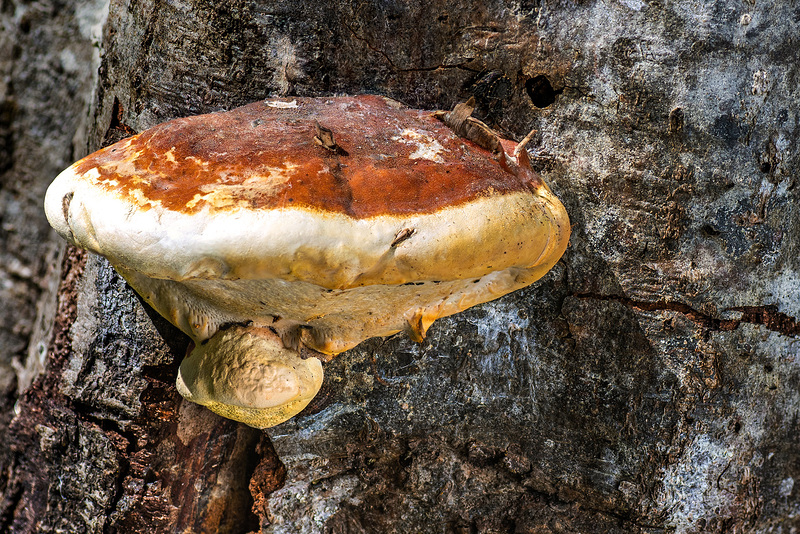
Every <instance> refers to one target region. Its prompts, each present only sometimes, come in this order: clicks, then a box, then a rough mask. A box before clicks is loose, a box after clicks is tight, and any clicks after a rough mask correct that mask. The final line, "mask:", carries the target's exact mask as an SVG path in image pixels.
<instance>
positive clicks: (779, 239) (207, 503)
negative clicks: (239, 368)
mask: <svg viewBox="0 0 800 534" xmlns="http://www.w3.org/2000/svg"><path fill="white" fill-rule="evenodd" d="M486 4H487V3H485V2H466V1H458V0H450V1H438V0H437V1H433V0H431V1H428V2H425V3H416V2H391V1H389V2H347V1H336V2H302V1H294V0H287V1H282V2H274V3H266V2H264V3H261V2H249V1H231V2H213V1H202V0H183V1H174V2H161V1H155V0H146V1H144V0H134V1H129V2H126V3H123V2H113V3H112V5H111V7H110V11H109V14H108V21H107V23H106V26H105V29H104V36H103V41H102V47H101V48H102V63H101V65H100V69H99V75H98V77H97V82H96V87H95V88H94V91H95V93H94V103H93V105H92V107H91V113H90V115H89V124H88V130H87V131H88V133H87V135H86V136H85V138H84V137H82V136H78V142H79V143H82V145H81V146H80V147H79V149H78V152H85V151H89V150H94V149H97V148H99V147H101V146H103V145H105V144H108V143H110V142H111V141H115V140H117V139H120V138H122V137H125V136H127V135H130V134H131V133H134V132H138V131H142V130H144V129H146V128H148V127H150V126H153V125H155V124H157V123H159V122H162V121H165V120H168V119H171V118H174V117H179V116H186V115H192V114H198V113H204V112H210V111H216V110H222V109H230V108H232V107H235V106H238V105H241V104H245V103H247V102H251V101H254V100H258V99H261V98H265V97H268V96H274V95H280V96H293V95H297V96H324V95H331V94H357V93H365V92H367V93H377V94H382V95H386V96H390V97H393V98H396V99H398V100H400V101H402V102H404V103H406V104H408V105H410V106H413V107H418V108H423V109H450V108H451V107H452V106H453V105H454V104H455V103H457V102H459V101H463V100H466V99H467V98H468V97H470V96H475V97H476V99H477V102H478V104H479V106H478V110H477V114H478V115H479V116H480V117H481V118H482V119H483V120H485V121H486V122H487V123H489V124H490V125H492V126H493V127H494V128H496V129H497V130H498V131H500V132H501V133H503V135H505V136H507V137H511V138H516V139H521V138H522V137H523V136H524V135H525V134H526V133H527V132H528V131H529V130H530V129H531V128H536V129H537V130H538V134H537V135H536V136H535V138H534V140H533V142H532V145H531V146H530V148H531V150H532V156H533V164H534V167H535V168H536V169H537V170H538V171H539V172H540V173H541V174H542V176H543V177H544V178H545V180H547V181H548V183H549V184H550V185H551V187H552V189H553V190H554V191H555V192H557V194H558V195H559V196H560V197H561V198H562V200H563V201H564V203H565V205H566V207H567V210H568V211H569V213H570V217H571V219H572V223H573V236H572V239H571V244H570V247H569V248H568V250H567V253H566V254H565V256H564V258H563V259H562V261H561V262H559V264H558V265H557V266H556V267H555V268H554V269H553V270H552V271H551V272H550V273H549V274H548V275H547V276H546V277H545V278H544V279H542V280H541V281H540V282H538V283H537V284H535V285H534V286H532V287H530V288H527V289H525V290H522V291H519V292H516V293H514V294H512V295H509V296H506V297H504V298H502V299H500V300H498V301H495V302H492V303H488V304H485V305H482V306H479V307H476V308H473V309H471V310H468V311H466V312H464V313H462V314H460V315H458V316H455V317H451V318H447V319H442V320H440V321H438V322H436V323H435V324H434V325H433V327H432V328H431V329H430V331H429V336H428V338H427V339H426V341H425V342H424V343H422V344H416V343H414V342H412V341H410V340H408V339H406V338H404V337H402V336H395V337H392V338H390V339H386V340H382V339H377V340H370V341H367V342H365V343H363V344H362V345H360V346H359V347H357V348H356V349H354V350H352V351H349V352H348V353H345V354H342V355H340V356H339V357H337V358H335V359H334V360H333V361H331V362H329V363H327V364H325V373H326V382H325V384H324V386H323V391H322V393H321V394H320V396H319V397H318V399H316V400H315V401H314V403H313V404H312V406H311V407H310V408H309V409H307V410H306V411H305V412H304V413H303V414H301V415H300V416H298V417H296V418H295V419H293V420H291V421H289V422H287V423H284V424H282V425H280V426H278V427H275V428H273V429H269V430H267V431H265V432H261V431H257V430H254V429H251V428H249V427H246V426H243V425H240V424H237V423H233V422H230V421H226V420H223V419H221V418H219V417H217V416H215V415H213V414H211V413H210V412H208V411H206V410H205V409H203V408H200V407H197V406H195V405H193V404H191V403H187V402H183V401H182V400H181V398H180V396H179V395H178V394H177V392H176V391H175V388H174V379H175V373H176V370H177V366H178V364H179V363H180V359H181V358H182V356H183V353H184V352H185V349H186V345H187V343H188V339H187V338H185V337H184V336H183V335H182V334H181V333H180V332H178V331H177V330H176V329H175V328H174V327H172V326H171V325H169V324H168V323H167V322H166V321H165V320H163V319H161V318H160V317H158V316H156V315H155V314H154V313H153V312H152V311H151V310H149V309H147V308H146V307H145V306H143V304H142V303H141V302H140V301H139V299H138V298H137V297H136V295H135V294H134V293H133V292H132V290H131V289H130V288H129V287H128V286H127V285H126V284H125V282H124V281H123V280H122V279H121V278H120V277H119V276H118V275H117V274H116V273H115V272H114V271H113V270H112V269H111V268H110V267H109V266H108V264H107V263H106V262H105V261H104V260H102V259H101V258H98V257H96V256H93V255H90V254H86V253H83V252H81V251H77V250H75V249H67V253H66V256H65V260H64V263H63V268H62V270H61V279H62V282H61V287H60V289H59V291H58V297H57V299H52V300H50V301H49V302H55V303H56V304H52V305H51V307H52V308H53V309H54V310H55V313H54V314H53V315H54V319H52V320H51V321H49V325H50V326H51V330H52V332H53V334H52V339H51V340H50V342H49V349H48V351H47V369H46V371H45V372H44V373H42V374H40V375H39V376H38V377H37V378H36V380H35V381H34V382H33V384H32V385H31V386H30V387H29V388H27V389H26V390H25V391H24V392H23V393H22V394H20V396H19V399H18V413H17V414H16V416H14V418H13V420H12V421H11V422H10V423H6V421H10V420H11V417H12V415H13V412H12V411H11V405H12V401H14V400H16V399H15V398H13V397H14V393H13V392H14V391H15V388H16V383H17V380H16V379H15V378H14V376H15V375H12V374H10V372H11V371H9V369H10V366H11V364H10V360H9V361H5V360H2V358H7V355H8V354H12V358H14V357H16V358H17V361H20V362H21V361H22V360H21V359H20V355H23V354H24V353H25V351H26V350H28V349H27V348H26V340H27V339H28V337H29V336H30V334H29V332H30V330H31V329H30V326H25V325H30V324H33V323H32V322H33V317H34V316H33V313H34V312H33V311H32V310H35V305H34V303H35V302H36V301H37V298H38V297H39V295H40V293H41V292H42V289H41V287H44V286H46V283H45V282H42V281H43V280H46V276H45V271H46V265H47V262H46V261H45V260H44V259H43V258H46V257H52V256H47V254H46V253H47V250H50V249H49V248H47V247H48V245H46V242H47V239H48V238H45V237H42V236H46V235H49V234H48V233H47V232H46V226H44V225H45V224H46V223H43V219H42V216H41V215H40V214H39V213H38V212H36V210H34V208H33V207H32V206H38V205H40V200H41V199H40V197H41V195H42V194H43V191H44V187H45V185H46V183H47V181H48V180H49V179H50V178H52V176H54V175H55V174H56V172H57V170H59V169H56V168H55V167H59V166H63V164H66V163H67V162H66V161H64V159H65V156H68V155H69V154H70V152H69V145H70V141H71V138H72V133H71V132H72V131H74V130H75V129H76V128H78V121H77V119H74V118H75V117H79V116H80V110H81V109H84V108H82V106H84V103H83V101H82V100H81V97H80V95H79V93H80V91H78V90H77V89H75V90H74V91H73V92H74V93H75V95H74V96H75V98H74V99H73V100H70V99H69V98H67V97H65V96H59V95H60V91H62V90H64V88H63V87H62V86H63V85H66V84H67V82H68V81H72V77H70V76H65V77H64V78H59V77H58V76H53V75H52V73H49V74H48V76H50V77H49V78H47V77H45V78H46V79H47V80H48V81H47V82H46V83H45V82H30V87H31V91H30V92H28V93H25V94H26V95H27V98H31V99H33V98H34V96H35V95H39V97H40V98H43V97H45V96H47V98H52V102H53V104H52V106H55V109H59V108H61V109H62V110H63V109H64V106H66V104H63V105H62V104H59V103H62V102H63V103H67V102H69V106H71V107H69V109H71V110H73V111H72V115H70V116H71V117H73V119H74V120H72V122H64V123H59V124H60V126H59V129H58V131H59V132H61V134H60V136H59V137H58V139H55V137H49V138H48V139H52V142H53V143H54V147H56V148H54V149H53V150H55V151H60V152H58V153H59V154H60V156H59V157H60V159H59V158H56V157H55V156H54V157H53V158H52V159H50V160H48V162H49V163H48V166H44V165H42V166H41V167H40V168H38V169H36V172H32V173H30V175H31V176H32V178H31V180H32V182H31V183H33V181H35V184H36V185H35V186H33V185H31V187H30V189H29V190H26V191H27V192H26V195H28V196H25V195H21V194H16V195H12V196H11V197H10V198H9V197H8V194H9V193H8V190H9V188H8V187H6V185H5V184H6V183H12V182H8V181H4V182H3V187H2V188H0V195H6V197H2V198H1V199H0V206H2V207H3V210H4V211H3V217H4V221H5V217H8V215H7V214H8V213H11V212H12V211H13V210H14V209H16V208H15V206H17V205H21V201H20V200H19V199H20V198H23V197H24V198H26V199H27V198H29V197H30V198H31V199H32V200H31V201H30V202H28V203H27V204H25V205H26V206H27V208H26V209H27V210H28V211H27V212H26V213H28V215H27V217H29V218H30V220H31V223H30V225H29V227H27V228H26V230H25V231H27V232H38V233H36V235H35V236H32V237H24V238H23V237H22V231H21V230H16V232H17V233H13V232H12V233H7V234H6V236H8V237H7V238H6V239H4V242H3V251H0V252H2V253H3V254H5V255H8V254H13V253H19V251H20V250H22V246H21V245H19V244H16V243H17V242H16V241H14V240H15V239H17V240H19V241H23V240H30V239H33V240H34V241H35V242H37V243H40V244H41V246H42V247H43V248H42V249H37V250H27V249H26V252H25V253H24V254H29V255H30V256H29V257H28V256H26V259H25V262H27V263H24V264H25V265H31V266H34V267H31V269H34V271H32V272H34V273H35V274H32V275H31V277H30V278H31V280H33V281H34V283H33V285H34V286H36V287H34V288H30V287H28V285H29V284H30V283H29V282H27V281H25V280H20V278H22V279H24V278H25V277H17V278H15V279H14V280H15V282H14V283H21V284H22V286H20V289H13V287H14V286H9V285H8V284H5V285H4V286H3V287H4V288H6V289H3V291H6V290H8V289H7V288H8V287H12V289H11V291H17V293H19V294H20V295H22V297H20V298H22V299H23V301H24V304H21V305H16V308H15V309H20V310H26V311H25V313H27V314H28V315H26V316H24V315H15V316H14V317H12V318H11V319H14V320H18V321H19V322H20V324H22V325H23V327H20V328H21V329H18V333H17V334H15V335H14V336H9V334H8V333H7V332H8V331H9V329H10V328H11V327H10V322H9V321H10V320H11V319H6V320H5V324H4V325H3V326H2V328H0V336H6V337H3V338H0V346H2V347H3V349H4V350H3V352H4V354H3V355H2V358H0V388H5V389H4V390H0V394H2V391H5V392H6V393H5V396H6V398H7V399H9V401H8V402H6V404H5V405H4V408H7V409H6V410H5V412H4V416H3V417H5V419H3V420H2V426H0V430H6V428H5V427H6V426H7V432H5V435H6V436H7V438H6V440H5V441H6V442H7V443H8V446H7V447H4V448H3V450H2V451H0V472H2V473H3V474H2V475H0V531H3V530H9V531H12V532H58V531H68V532H198V533H199V532H230V533H240V532H241V533H244V532H264V533H295V532H303V533H312V532H333V533H345V532H347V533H356V532H380V533H384V532H386V533H388V532H398V533H399V532H446V533H450V532H453V533H462V532H463V533H467V532H481V533H490V532H515V533H547V532H581V533H584V532H587V533H595V532H597V533H601V532H602V533H606V532H609V533H656V532H678V533H694V532H698V533H699V532H720V533H722V532H790V531H792V530H793V529H796V528H797V527H800V520H798V514H799V513H800V500H798V489H797V488H795V480H796V479H797V477H798V476H800V444H798V435H800V422H799V421H800V420H799V419H798V407H800V345H798V339H797V337H798V334H800V323H798V318H800V258H799V257H798V256H799V255H798V249H799V248H800V214H798V210H799V209H800V202H798V187H797V169H798V164H799V163H800V155H799V154H798V146H800V139H799V137H800V42H798V39H799V38H798V36H800V5H798V4H797V3H796V2H791V1H786V2H777V3H771V4H766V3H764V4H760V3H749V2H737V1H733V0H718V1H715V2H697V1H692V0H685V1H680V2H655V1H654V2H644V1H642V0H620V1H617V2H594V1H587V2H544V1H526V0H521V1H516V2H497V3H491V6H487V5H486ZM4 5H5V4H4ZM39 5H46V4H39ZM80 5H84V4H80ZM85 5H89V4H88V3H87V4H85ZM17 9H22V8H21V7H17ZM31 9H32V8H31ZM52 9H53V10H55V9H56V7H53V8H52ZM54 12H55V11H54ZM53 16H54V15H53ZM63 16H65V17H67V19H68V22H66V23H65V24H73V25H74V24H77V23H76V22H75V20H77V19H76V18H77V17H78V10H77V9H75V10H72V11H69V10H67V12H65V13H64V14H63ZM69 17H73V18H71V19H70V18H69ZM3 20H4V23H5V24H6V25H7V26H8V27H9V28H10V29H9V31H10V32H12V33H13V32H16V33H14V35H17V34H19V35H20V36H21V35H29V34H26V32H25V30H24V28H25V26H24V23H23V21H22V19H21V18H20V17H18V16H11V15H10V14H8V10H6V11H4V19H3ZM54 20H57V17H56V19H54ZM70 21H71V22H70ZM51 23H52V21H51ZM57 26H58V25H57V24H56V25H55V26H53V27H50V29H49V30H47V31H43V36H47V37H48V38H50V37H52V36H53V35H55V34H56V33H57V32H56V31H55V29H54V28H55V27H57ZM33 27H34V25H30V26H29V32H30V31H32V30H30V28H33ZM8 35H11V33H4V34H3V37H2V38H3V39H8ZM19 39H20V40H19V43H20V44H19V45H18V46H19V51H18V56H17V57H30V59H29V60H27V61H20V60H19V59H17V60H15V61H17V62H16V63H15V62H14V61H12V60H11V59H9V60H8V61H6V63H3V64H2V65H0V67H2V68H4V69H6V72H10V71H9V69H12V70H13V68H17V69H22V70H23V71H24V69H23V67H20V65H29V64H30V65H40V66H41V65H43V64H44V63H42V62H43V61H46V59H44V58H47V57H52V56H48V54H53V52H52V50H50V51H49V52H48V51H46V50H45V49H48V50H49V49H50V46H59V45H58V42H59V41H57V40H56V41H53V42H52V44H50V45H48V44H46V43H49V42H50V41H46V40H45V37H41V38H38V39H34V38H33V37H20V38H19ZM25 39H29V40H28V41H25ZM84 44H85V42H84ZM82 50H84V52H83V53H84V54H85V55H84V56H80V57H81V60H80V61H78V63H80V64H81V65H84V68H85V65H88V64H90V62H91V54H90V52H91V50H90V49H82ZM12 56H13V55H12ZM87 62H88V63H87ZM8 65H11V67H8ZM12 67H13V68H12ZM25 68H32V67H27V66H26V67H25ZM15 72H17V71H15ZM37 72H38V71H37ZM7 77H8V79H12V80H14V81H15V84H17V85H15V87H17V89H16V90H15V92H14V93H13V94H15V95H19V94H22V93H20V92H19V89H18V87H22V86H21V85H19V84H21V83H22V82H21V81H20V80H21V79H27V78H26V77H25V76H24V75H23V74H14V73H11V74H9V75H8V76H7ZM89 78H90V76H89ZM85 79H86V78H85V77H84V80H85ZM60 81H61V82H63V83H59V82H60ZM42 84H44V85H42ZM47 84H51V85H52V86H53V87H52V88H49V87H50V86H49V85H47ZM5 94H12V93H9V92H8V90H6V93H5ZM81 94H82V93H81ZM19 98H21V97H19ZM59 99H61V100H59ZM6 101H8V97H6ZM20 101H21V100H20ZM42 102H47V101H44V100H43V101H42ZM37 105H38V106H39V107H37ZM37 105H34V104H27V103H26V104H25V105H24V106H22V105H21V106H20V107H19V109H25V110H37V109H40V108H48V106H50V104H47V105H46V104H45V103H41V104H37ZM3 109H6V108H3ZM26 113H29V114H31V115H30V116H31V117H32V116H33V115H34V114H35V113H34V111H26ZM55 115H57V116H58V113H55ZM23 116H28V115H14V116H13V119H14V120H10V119H8V120H6V118H7V116H6V115H3V116H2V117H0V130H2V131H0V142H5V143H6V146H8V143H9V142H10V141H8V139H12V140H14V142H15V143H17V145H15V146H22V144H20V142H18V141H16V139H18V138H21V137H20V136H26V135H27V136H30V138H31V139H32V140H31V141H30V143H31V144H35V139H36V137H35V135H36V132H40V131H41V130H42V129H43V128H44V129H46V128H47V127H48V126H43V124H49V123H44V122H43V121H44V119H36V120H34V118H30V119H26V120H27V122H26V121H25V120H23V119H21V118H20V117H23ZM4 117H5V118H4ZM3 121H5V122H3ZM6 123H8V124H6ZM3 128H5V129H3ZM70 128H72V130H70ZM5 132H12V133H10V134H7V133H5ZM43 137H46V136H42V135H39V137H38V139H41V138H43ZM81 139H85V141H81ZM3 140H5V141H3ZM16 151H17V149H16V148H15V152H14V153H16ZM0 152H2V151H0ZM3 153H9V151H8V149H6V150H5V152H3ZM52 153H55V152H52ZM80 155H81V154H80V153H76V154H74V156H75V157H78V156H80ZM3 161H5V160H2V156H0V167H2V165H6V167H5V169H4V177H7V176H14V175H13V174H9V173H10V172H12V171H9V169H12V168H14V169H16V168H17V167H8V166H7V165H8V164H4V163H3ZM28 165H33V164H32V163H28ZM44 174H48V175H49V176H46V177H43V175H44ZM4 180H7V178H4ZM13 183H15V184H18V185H16V186H15V187H17V188H20V187H22V185H19V184H26V183H27V182H25V181H24V180H23V179H21V178H15V179H14V182H13ZM14 191H17V190H14ZM34 200H35V201H34ZM26 202H27V201H26ZM4 224H5V223H4ZM2 231H4V232H9V230H7V229H6V226H4V227H3V230H2ZM37 236H38V237H37ZM475 253H480V251H475ZM19 254H21V253H19ZM3 257H4V258H5V257H6V256H3ZM9 257H11V256H9ZM9 265H12V264H10V263H5V267H4V269H3V270H2V271H0V273H6V274H0V275H2V276H7V277H8V276H11V277H12V278H13V276H12V275H13V272H12V271H13V266H12V267H9ZM51 265H52V262H51ZM8 273H12V275H9V274H8ZM3 295H5V293H4V294H3ZM4 298H6V297H4ZM43 302H44V301H43ZM45 307H46V306H45V305H44V304H43V305H42V308H43V309H44V308H45ZM6 313H11V312H6ZM42 317H45V319H42V322H43V323H48V321H47V320H46V314H43V315H42ZM25 328H27V330H25ZM41 330H42V331H46V330H47V328H42V329H41ZM11 331H13V329H11ZM6 347H10V348H9V349H6ZM13 355H16V356H13ZM3 362H5V363H3ZM18 367H19V366H18ZM23 367H24V366H23ZM5 377H10V378H5ZM4 381H5V382H4ZM4 384H5V385H4Z"/></svg>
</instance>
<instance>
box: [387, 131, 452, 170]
mask: <svg viewBox="0 0 800 534" xmlns="http://www.w3.org/2000/svg"><path fill="white" fill-rule="evenodd" d="M392 141H402V142H403V143H409V144H411V145H416V147H417V148H416V150H414V152H412V153H411V155H410V156H408V157H409V158H411V159H427V160H430V161H435V162H436V163H443V162H444V160H443V159H442V156H440V154H441V153H442V152H444V150H445V149H444V147H443V146H442V145H441V144H440V143H439V141H437V140H436V139H434V138H433V137H431V136H430V135H428V134H427V133H424V132H420V131H418V130H410V129H405V130H403V131H402V133H401V134H400V135H395V136H394V137H392Z"/></svg>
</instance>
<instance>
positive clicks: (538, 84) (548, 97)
mask: <svg viewBox="0 0 800 534" xmlns="http://www.w3.org/2000/svg"><path fill="white" fill-rule="evenodd" d="M563 91H564V90H563V89H559V90H558V91H556V90H555V89H553V86H552V85H550V80H548V79H547V77H546V76H542V75H539V76H534V77H533V78H531V79H530V80H528V81H527V82H525V92H526V93H528V97H529V98H530V99H531V102H532V103H533V105H534V106H536V107H537V108H546V107H547V106H549V105H550V104H552V103H553V102H555V101H556V96H558V95H560V94H561V93H562V92H563Z"/></svg>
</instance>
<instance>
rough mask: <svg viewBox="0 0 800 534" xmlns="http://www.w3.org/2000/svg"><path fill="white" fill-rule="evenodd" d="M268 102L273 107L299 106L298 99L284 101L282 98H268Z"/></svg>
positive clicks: (287, 107) (289, 107)
mask: <svg viewBox="0 0 800 534" xmlns="http://www.w3.org/2000/svg"><path fill="white" fill-rule="evenodd" d="M266 104H267V105H268V106H269V107H271V108H278V109H291V108H296V107H297V100H292V101H291V102H282V101H280V100H267V101H266Z"/></svg>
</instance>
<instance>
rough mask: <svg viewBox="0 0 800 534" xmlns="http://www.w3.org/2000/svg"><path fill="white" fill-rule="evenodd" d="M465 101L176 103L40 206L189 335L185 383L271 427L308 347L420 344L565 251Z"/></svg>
mask: <svg viewBox="0 0 800 534" xmlns="http://www.w3.org/2000/svg"><path fill="white" fill-rule="evenodd" d="M471 112H472V108H471V106H470V105H469V104H460V105H459V106H457V107H456V108H455V109H454V110H453V111H452V112H447V113H446V112H436V113H431V112H425V111H419V110H412V109H408V108H406V107H404V106H402V105H401V104H399V103H397V102H395V101H393V100H389V99H386V98H382V97H378V96H370V95H365V96H357V97H335V98H296V99H292V100H291V101H289V100H288V99H283V100H280V99H276V100H267V101H262V102H256V103H253V104H250V105H247V106H244V107H241V108H238V109H234V110H232V111H228V112H220V113H212V114H208V115H200V116H195V117H188V118H182V119H176V120H172V121H169V122H166V123H163V124H160V125H158V126H155V127H154V128H151V129H149V130H147V131H145V132H143V133H141V134H138V135H135V136H133V137H130V138H128V139H124V140H122V141H120V142H118V143H116V144H114V145H111V146H108V147H106V148H104V149H102V150H100V151H98V152H95V153H94V154H91V155H89V156H87V157H86V158H84V159H82V160H80V161H78V162H77V163H75V164H73V165H72V166H71V167H69V168H68V169H66V170H65V171H64V172H62V173H61V174H60V175H59V176H58V177H57V178H56V179H55V181H54V182H53V183H52V185H51V186H50V188H49V189H48V191H47V195H46V199H45V210H46V212H47V217H48V219H49V221H50V223H51V224H52V226H53V227H54V228H55V229H56V231H57V232H58V233H59V234H61V236H63V237H64V238H66V239H67V240H69V241H71V242H72V243H74V244H75V245H77V246H79V247H83V248H86V249H88V250H91V251H93V252H96V253H98V254H101V255H103V256H105V257H106V258H108V260H109V261H110V262H111V264H112V265H113V266H114V267H115V268H116V269H117V271H119V273H120V274H122V276H123V277H125V279H126V280H127V281H128V282H129V284H130V285H131V286H132V287H133V288H134V289H135V290H136V291H137V292H138V293H139V294H140V295H141V296H142V297H143V298H144V300H145V301H146V302H147V303H148V304H150V305H151V306H152V307H153V308H154V309H155V310H156V311H158V312H159V313H160V314H161V315H163V316H164V317H166V318H167V319H168V320H169V321H171V322H172V323H173V324H175V325H176V326H177V327H178V328H180V329H181V330H182V331H183V332H185V333H186V334H188V335H189V337H190V338H191V339H192V341H193V344H192V347H193V349H192V350H191V352H190V353H189V354H188V355H187V357H186V358H185V359H184V361H183V362H182V364H181V366H180V371H179V374H178V378H177V384H178V389H179V391H180V392H181V394H182V395H183V396H184V397H186V398H187V399H189V400H192V401H194V402H197V403H200V404H203V405H206V406H208V407H209V408H210V409H212V410H214V411H215V412H217V413H219V414H221V415H223V416H225V417H229V418H231V419H235V420H238V421H243V422H245V423H247V424H249V425H251V426H254V427H258V428H266V427H270V426H273V425H276V424H278V423H281V422H283V421H285V420H287V419H289V418H290V417H292V416H294V415H295V414H297V413H298V412H300V411H301V410H302V409H303V408H304V407H305V406H306V405H307V404H308V403H309V402H310V401H311V399H312V398H313V397H314V395H315V394H316V393H317V391H318V390H319V388H320V386H321V383H322V374H323V371H322V364H321V362H320V360H321V359H322V360H326V359H329V358H330V357H332V356H333V355H336V354H338V353H340V352H342V351H345V350H347V349H350V348H352V347H354V346H355V345H357V344H359V343H360V342H361V341H363V340H365V339H368V338H371V337H375V336H388V335H391V334H394V333H397V332H401V331H405V332H407V333H408V334H409V335H410V336H411V337H412V338H413V339H415V340H417V341H421V340H422V339H423V338H424V337H425V332H426V330H427V329H428V327H429V326H430V325H431V323H433V321H435V320H436V319H438V318H439V317H444V316H447V315H451V314H454V313H457V312H459V311H462V310H464V309H466V308H469V307H470V306H474V305H476V304H480V303H483V302H487V301H490V300H493V299H495V298H498V297H500V296H502V295H504V294H506V293H509V292H511V291H514V290H516V289H519V288H522V287H524V286H527V285H529V284H531V283H533V282H534V281H535V280H537V279H539V278H540V277H541V276H543V275H544V274H545V273H546V272H547V271H548V270H549V269H550V268H551V267H552V266H553V265H554V264H555V263H556V262H557V261H558V259H559V258H560V257H561V255H562V254H563V252H564V250H565V248H566V246H567V241H568V239H569V233H570V226H569V219H568V217H567V213H566V211H565V209H564V207H563V205H562V204H561V202H559V200H558V199H557V198H556V197H555V195H553V193H552V192H551V191H550V189H549V188H548V187H547V185H546V184H545V183H544V182H543V181H542V179H541V178H540V177H539V176H538V175H537V174H536V173H535V172H534V171H533V170H532V169H531V168H530V165H529V161H528V157H527V153H526V151H525V150H521V147H516V148H517V150H516V151H515V152H512V151H514V149H515V144H514V143H512V142H510V141H506V140H503V139H500V138H499V137H497V135H495V134H494V132H492V130H490V129H489V128H488V127H487V126H486V125H484V124H483V123H481V122H480V121H478V120H476V119H474V118H472V117H470V114H471ZM509 152H511V153H512V156H509V155H507V154H508V153H509Z"/></svg>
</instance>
